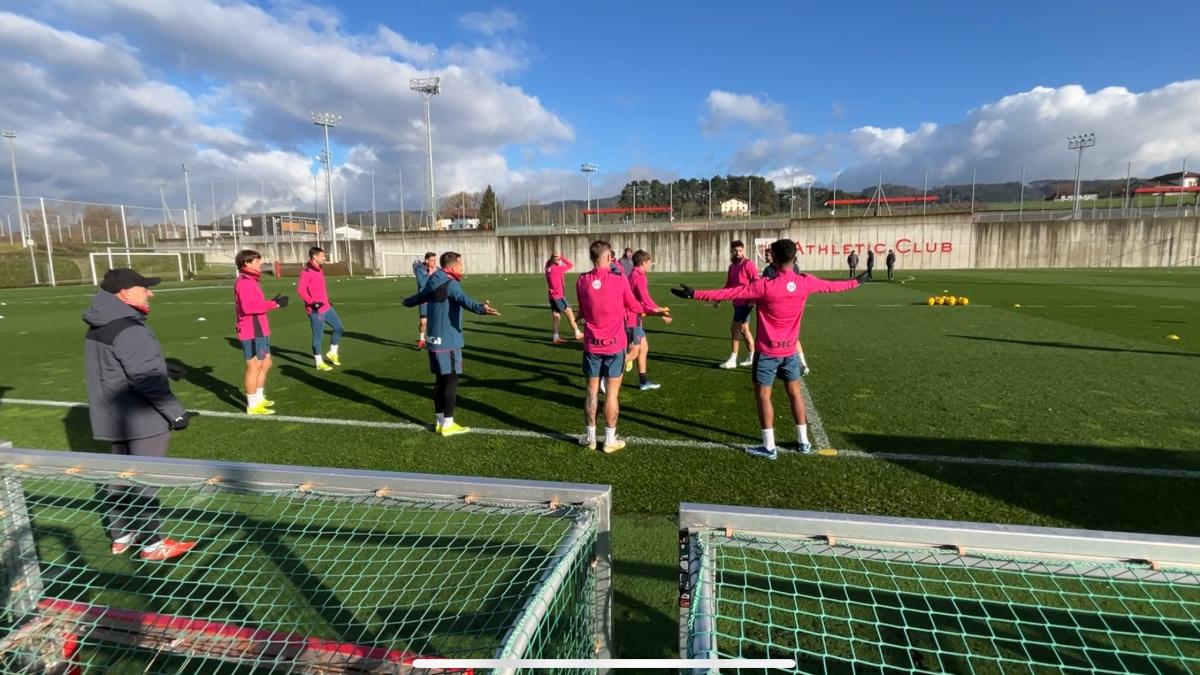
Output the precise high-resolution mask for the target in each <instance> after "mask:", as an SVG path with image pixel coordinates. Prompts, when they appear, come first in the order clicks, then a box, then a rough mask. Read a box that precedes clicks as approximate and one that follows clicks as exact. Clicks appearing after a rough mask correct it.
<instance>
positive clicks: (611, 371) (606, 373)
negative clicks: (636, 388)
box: [583, 352, 625, 378]
mask: <svg viewBox="0 0 1200 675" xmlns="http://www.w3.org/2000/svg"><path fill="white" fill-rule="evenodd" d="M624 372H625V352H617V353H616V354H592V353H589V352H584V353H583V376H584V377H604V378H612V377H621V375H622V374H623V373H624Z"/></svg>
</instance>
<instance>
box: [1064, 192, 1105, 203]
mask: <svg viewBox="0 0 1200 675" xmlns="http://www.w3.org/2000/svg"><path fill="white" fill-rule="evenodd" d="M1099 198H1100V195H1098V194H1095V193H1087V194H1082V195H1079V201H1081V202H1094V201H1096V200H1097V199H1099ZM1054 199H1055V200H1056V201H1060V202H1073V201H1075V195H1059V196H1057V197H1055V198H1054Z"/></svg>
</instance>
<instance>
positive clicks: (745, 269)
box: [713, 240, 758, 369]
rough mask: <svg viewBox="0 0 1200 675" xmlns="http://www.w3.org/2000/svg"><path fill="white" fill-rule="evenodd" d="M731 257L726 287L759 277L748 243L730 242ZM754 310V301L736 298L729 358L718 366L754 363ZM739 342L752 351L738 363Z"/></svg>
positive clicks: (739, 284) (737, 285) (715, 304)
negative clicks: (748, 254) (751, 325)
mask: <svg viewBox="0 0 1200 675" xmlns="http://www.w3.org/2000/svg"><path fill="white" fill-rule="evenodd" d="M729 259H730V262H729V271H728V272H727V273H726V275H725V288H739V287H741V286H745V285H747V284H749V283H751V282H753V281H754V280H755V279H757V278H758V268H756V267H755V266H754V261H753V260H751V259H749V258H747V257H746V245H745V244H743V243H742V242H741V241H737V240H735V241H733V242H732V243H730V244H729ZM718 304H720V303H719V302H717V303H714V305H713V306H714V307H715V306H717V305H718ZM753 310H754V303H753V302H748V301H746V300H734V302H733V321H732V322H731V323H730V324H729V337H730V338H732V340H733V344H732V347H731V351H730V352H729V358H728V359H725V360H724V361H723V362H721V365H720V366H718V367H720V368H725V369H730V368H737V367H738V366H739V365H740V366H748V365H750V364H752V363H754V339H753V337H752V336H751V335H750V325H749V323H750V312H751V311H753ZM739 342H745V343H746V349H747V350H749V352H750V353H749V354H748V355H746V360H745V361H742V362H741V363H738V346H739V344H738V343H739Z"/></svg>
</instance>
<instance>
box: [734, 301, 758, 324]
mask: <svg viewBox="0 0 1200 675" xmlns="http://www.w3.org/2000/svg"><path fill="white" fill-rule="evenodd" d="M753 311H754V305H742V306H741V307H739V306H737V305H734V307H733V322H734V323H747V322H749V321H750V312H753Z"/></svg>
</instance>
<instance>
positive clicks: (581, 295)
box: [575, 241, 666, 454]
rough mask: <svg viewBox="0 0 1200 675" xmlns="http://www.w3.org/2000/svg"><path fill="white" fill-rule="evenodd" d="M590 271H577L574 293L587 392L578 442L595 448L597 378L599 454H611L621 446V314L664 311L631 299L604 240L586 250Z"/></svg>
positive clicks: (625, 281) (622, 318)
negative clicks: (649, 308)
mask: <svg viewBox="0 0 1200 675" xmlns="http://www.w3.org/2000/svg"><path fill="white" fill-rule="evenodd" d="M588 257H589V258H591V261H592V270H591V271H590V272H586V273H584V274H581V275H579V279H578V280H577V281H576V282H575V295H576V297H577V298H578V300H579V316H580V317H581V318H582V319H583V334H584V338H583V375H584V377H586V378H587V394H586V396H585V398H584V404H583V419H584V426H585V430H584V435H583V436H582V437H581V438H580V439H579V444H580V445H584V446H587V448H588V449H589V450H595V449H596V408H597V406H598V402H599V398H600V381H601V378H604V381H605V382H606V383H607V392H606V393H607V395H606V396H605V398H604V452H605V453H608V454H611V453H614V452H616V451H618V450H620V449H621V448H623V447H625V441H623V440H621V439H619V438H617V416H618V415H619V414H620V410H621V407H620V403H619V401H618V397H619V395H620V393H621V378H622V377H624V375H625V374H624V373H623V372H622V368H621V366H622V363H623V361H624V360H625V313H626V312H637V313H638V314H645V313H650V314H655V315H658V316H662V315H664V314H666V312H665V311H663V310H662V309H658V310H657V311H649V312H648V311H647V309H646V308H645V307H642V304H641V303H640V302H638V301H637V299H636V298H634V297H633V291H632V290H630V288H629V282H628V281H627V280H626V279H625V277H624V275H622V274H621V272H619V271H618V272H613V271H612V269H611V266H612V263H613V255H612V246H610V245H609V243H608V242H607V241H594V242H592V245H591V247H589V249H588Z"/></svg>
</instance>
